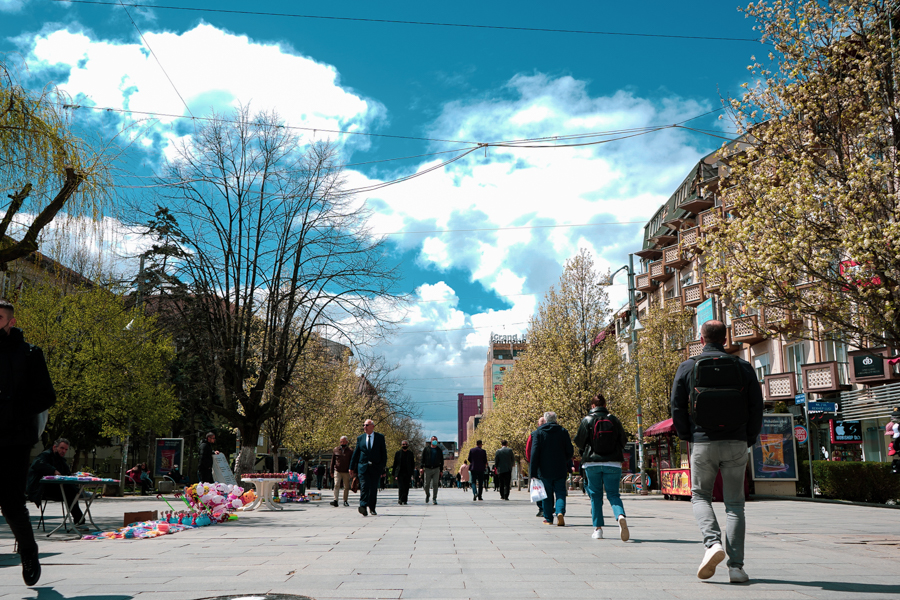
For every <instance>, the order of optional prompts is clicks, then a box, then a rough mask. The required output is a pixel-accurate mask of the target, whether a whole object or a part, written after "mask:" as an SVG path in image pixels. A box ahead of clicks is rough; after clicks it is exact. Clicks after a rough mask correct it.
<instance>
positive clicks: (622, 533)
mask: <svg viewBox="0 0 900 600" xmlns="http://www.w3.org/2000/svg"><path fill="white" fill-rule="evenodd" d="M619 537H620V538H621V539H622V541H623V542H627V541H628V540H629V538H631V534H630V533H628V522H627V521H625V515H621V516H620V517H619Z"/></svg>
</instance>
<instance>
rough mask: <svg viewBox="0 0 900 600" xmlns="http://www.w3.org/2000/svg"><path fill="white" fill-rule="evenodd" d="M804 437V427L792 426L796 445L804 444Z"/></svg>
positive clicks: (805, 434)
mask: <svg viewBox="0 0 900 600" xmlns="http://www.w3.org/2000/svg"><path fill="white" fill-rule="evenodd" d="M806 436H807V433H806V427H804V426H803V425H794V439H796V440H797V443H798V444H802V443H804V442H806Z"/></svg>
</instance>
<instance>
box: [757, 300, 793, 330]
mask: <svg viewBox="0 0 900 600" xmlns="http://www.w3.org/2000/svg"><path fill="white" fill-rule="evenodd" d="M760 312H761V313H762V317H763V321H762V322H763V324H762V326H763V327H765V328H766V329H769V330H771V331H778V332H785V331H793V330H794V329H796V328H797V327H798V326H800V325H801V324H802V323H803V321H802V320H801V319H798V318H797V316H796V315H795V314H794V313H793V312H791V311H790V310H787V309H786V308H780V307H777V306H764V307H763V308H762V310H761V311H760Z"/></svg>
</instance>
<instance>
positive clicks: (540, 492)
mask: <svg viewBox="0 0 900 600" xmlns="http://www.w3.org/2000/svg"><path fill="white" fill-rule="evenodd" d="M528 488H529V489H530V490H531V501H532V502H540V501H541V500H546V499H547V490H545V489H544V484H543V483H541V480H540V479H538V478H537V477H532V478H531V482H530V483H529V484H528Z"/></svg>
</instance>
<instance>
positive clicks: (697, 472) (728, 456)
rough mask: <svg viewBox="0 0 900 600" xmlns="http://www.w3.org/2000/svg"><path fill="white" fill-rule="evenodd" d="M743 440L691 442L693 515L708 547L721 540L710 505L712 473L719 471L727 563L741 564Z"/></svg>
mask: <svg viewBox="0 0 900 600" xmlns="http://www.w3.org/2000/svg"><path fill="white" fill-rule="evenodd" d="M746 465H747V442H741V441H732V440H721V441H715V442H706V443H695V444H691V504H692V505H693V509H694V518H695V519H697V525H699V526H700V533H702V534H703V544H704V545H705V546H706V547H707V548H709V547H710V546H712V545H713V544H716V543H721V541H722V531H721V530H720V529H719V522H718V521H717V520H716V513H715V512H713V507H712V491H713V485H715V483H716V474H717V473H718V472H719V471H721V472H722V488H723V489H722V492H723V495H724V496H725V498H724V499H725V552H726V553H727V554H728V566H729V567H743V566H744V534H745V531H746V521H745V520H744V469H745V468H746Z"/></svg>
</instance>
